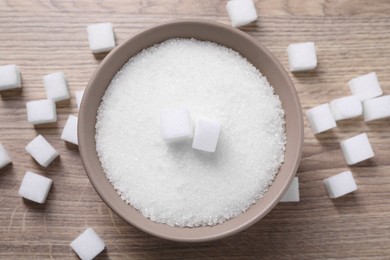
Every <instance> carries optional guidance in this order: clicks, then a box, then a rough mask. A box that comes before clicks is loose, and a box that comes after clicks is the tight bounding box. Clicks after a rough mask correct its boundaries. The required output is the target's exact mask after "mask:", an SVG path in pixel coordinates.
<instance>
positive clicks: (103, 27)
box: [87, 23, 115, 53]
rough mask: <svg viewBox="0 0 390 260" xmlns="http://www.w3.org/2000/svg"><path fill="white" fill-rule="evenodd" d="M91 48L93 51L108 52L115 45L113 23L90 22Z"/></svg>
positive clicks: (88, 28) (89, 38) (88, 30)
mask: <svg viewBox="0 0 390 260" xmlns="http://www.w3.org/2000/svg"><path fill="white" fill-rule="evenodd" d="M87 32H88V41H89V48H90V49H91V51H92V52H93V53H102V52H108V51H110V50H112V49H114V47H115V37H114V30H113V28H112V24H111V23H96V24H90V25H88V27H87Z"/></svg>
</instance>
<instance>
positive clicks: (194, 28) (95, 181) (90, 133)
mask: <svg viewBox="0 0 390 260" xmlns="http://www.w3.org/2000/svg"><path fill="white" fill-rule="evenodd" d="M169 38H196V39H198V40H207V41H213V42H216V43H219V44H221V45H224V46H226V47H229V48H231V49H233V50H235V51H237V52H239V53H240V54H241V55H242V56H244V57H245V58H247V59H248V61H249V62H251V63H252V64H253V65H254V66H255V67H257V68H258V69H259V70H260V72H261V73H262V74H263V75H264V76H266V77H267V79H268V81H269V82H270V84H271V85H272V86H273V87H274V89H275V93H276V94H277V95H279V97H280V100H281V102H282V106H283V108H284V111H285V119H286V133H287V145H286V152H285V162H284V163H283V165H282V167H281V168H280V170H279V173H278V175H277V177H276V178H275V181H274V183H273V185H272V186H271V187H270V188H269V190H268V191H267V193H266V194H265V196H264V197H263V198H262V199H260V200H259V201H258V202H257V203H256V204H255V205H253V206H252V207H251V208H250V209H249V210H248V211H247V212H245V213H243V214H241V215H240V216H238V217H235V218H233V219H231V220H228V221H226V222H224V223H223V224H220V225H216V226H213V227H197V228H178V227H171V226H168V225H165V224H157V223H154V222H152V221H151V220H149V219H146V218H145V217H143V216H142V215H141V214H140V213H139V212H138V211H136V210H135V209H134V208H133V207H131V206H129V205H128V204H126V203H125V202H124V201H122V199H121V198H120V197H119V196H118V194H117V192H116V191H115V190H114V188H113V186H112V185H111V184H110V183H109V181H108V180H107V178H106V176H105V174H104V172H103V170H102V168H101V164H100V161H99V159H98V155H97V152H96V145H95V124H96V115H97V110H98V107H99V105H100V102H101V99H102V97H103V95H104V92H105V90H106V88H107V86H108V85H109V84H110V82H111V79H112V78H113V76H114V75H115V74H116V72H117V71H118V70H119V69H120V68H121V67H122V66H123V65H124V64H125V63H126V62H127V61H128V60H129V58H131V57H132V56H134V55H135V54H137V53H138V52H140V51H141V50H143V49H145V48H147V47H150V46H152V45H154V44H156V43H159V42H162V41H164V40H167V39H169ZM129 102H131V101H129ZM259 102H261V101H260V100H259ZM78 120H79V121H78V137H79V149H80V154H81V157H82V160H83V164H84V168H85V170H86V172H87V175H88V177H89V179H90V181H91V183H92V185H93V186H94V188H95V190H96V191H97V192H98V194H99V195H100V196H101V198H102V199H103V200H104V201H105V202H106V203H107V205H108V206H109V207H110V208H111V209H112V210H113V211H114V212H116V213H117V214H118V215H119V216H120V217H122V218H123V219H124V220H126V221H127V222H129V223H130V224H132V225H134V226H136V227H137V228H139V229H141V230H144V231H145V232H148V233H150V234H152V235H156V236H159V237H162V238H165V239H170V240H174V241H181V242H202V241H210V240H214V239H218V238H222V237H226V236H228V235H232V234H234V233H236V232H239V231H241V230H243V229H245V228H247V227H249V226H250V225H252V224H254V223H256V222H257V221H258V220H260V219H261V218H262V217H264V216H265V215H266V214H267V213H268V212H269V211H270V210H271V209H272V208H273V207H274V206H275V205H276V204H277V203H278V201H279V200H280V198H281V197H282V195H283V194H284V192H285V191H286V190H287V188H288V187H289V185H290V183H291V181H292V179H293V177H294V176H295V173H296V171H297V168H298V165H299V161H300V157H301V152H302V146H303V118H302V109H301V105H300V102H299V98H298V95H297V93H296V91H295V88H294V85H293V83H292V81H291V79H290V78H289V76H288V74H287V72H286V71H285V69H284V67H283V66H282V65H281V64H280V63H279V61H278V60H277V59H276V58H275V57H274V56H273V55H272V54H271V53H270V52H269V51H268V50H267V49H266V48H265V47H263V46H262V45H261V44H259V43H257V42H255V40H254V39H253V38H252V37H250V36H249V35H247V34H245V33H243V32H241V31H239V30H237V29H235V28H232V27H230V26H226V25H222V24H218V23H214V22H208V21H199V20H196V21H192V20H184V21H173V22H168V23H164V24H160V25H157V26H154V27H152V28H149V29H146V30H144V31H143V32H141V33H138V34H136V35H134V36H133V37H131V38H130V39H128V40H127V41H126V42H124V43H122V44H121V45H119V46H118V47H116V48H115V49H114V50H112V51H111V53H109V54H108V55H107V57H105V59H104V60H103V61H102V63H101V64H100V66H99V67H98V69H97V70H96V71H95V73H94V75H93V76H92V78H91V80H90V81H89V83H88V86H87V88H86V90H85V94H84V97H83V101H82V104H81V109H80V112H79V119H78ZM243 188H244V187H243Z"/></svg>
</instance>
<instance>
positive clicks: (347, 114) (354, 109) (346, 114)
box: [329, 96, 363, 121]
mask: <svg viewBox="0 0 390 260" xmlns="http://www.w3.org/2000/svg"><path fill="white" fill-rule="evenodd" d="M329 106H330V110H331V111H332V114H333V117H334V119H335V120H336V121H337V120H344V119H349V118H354V117H358V116H361V115H362V113H363V107H362V102H361V101H360V99H359V98H357V97H356V96H347V97H342V98H337V99H333V100H332V101H330V103H329Z"/></svg>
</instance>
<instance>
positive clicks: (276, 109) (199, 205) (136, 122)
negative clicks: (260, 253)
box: [96, 39, 286, 227]
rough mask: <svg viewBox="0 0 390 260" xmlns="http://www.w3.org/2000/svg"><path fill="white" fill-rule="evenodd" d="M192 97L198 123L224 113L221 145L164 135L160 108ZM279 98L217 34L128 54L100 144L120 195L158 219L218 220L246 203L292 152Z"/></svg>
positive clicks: (103, 113)
mask: <svg viewBox="0 0 390 260" xmlns="http://www.w3.org/2000/svg"><path fill="white" fill-rule="evenodd" d="M180 106H186V107H187V108H188V109H189V111H190V113H191V116H192V119H193V121H194V123H195V122H196V120H197V118H199V117H200V116H207V117H209V118H215V119H218V121H219V122H220V123H221V125H222V128H221V133H220V137H219V141H218V146H217V150H216V152H214V153H208V152H202V151H198V150H195V149H192V148H191V142H192V140H189V141H185V142H183V143H179V144H166V143H165V142H164V140H163V139H162V138H161V137H160V132H159V119H160V118H159V117H160V111H161V110H162V109H165V108H175V107H180ZM284 124H285V122H284V111H283V110H282V107H281V103H280V100H279V98H278V96H276V95H275V94H274V92H273V88H272V87H271V86H270V85H269V83H268V82H267V80H266V78H264V77H263V76H262V75H261V74H260V72H259V71H258V70H256V68H255V67H254V66H253V65H252V64H250V63H249V62H248V61H247V60H246V59H245V58H243V57H242V56H240V55H239V54H238V53H237V52H235V51H233V50H231V49H228V48H226V47H223V46H220V45H217V44H215V43H211V42H204V41H198V40H195V39H170V40H167V41H165V42H163V43H161V44H157V45H155V46H152V47H150V48H148V49H146V50H144V51H142V52H140V53H139V54H137V55H136V56H134V57H133V58H132V59H130V60H129V62H128V63H126V64H125V65H124V66H123V68H122V69H121V70H120V71H119V72H118V73H117V75H116V76H115V77H114V79H113V80H112V82H111V84H110V86H109V87H108V89H107V91H106V93H105V95H104V97H103V100H102V103H101V105H100V108H99V111H98V117H97V124H96V149H97V151H98V154H99V158H100V161H101V164H102V167H103V169H104V171H105V173H106V175H107V178H108V179H109V180H110V182H111V183H112V184H113V186H114V187H115V189H116V190H117V191H118V193H119V194H120V195H121V197H122V199H123V200H125V201H126V202H128V203H129V204H131V205H132V206H133V207H135V208H136V209H137V210H139V211H140V212H141V213H142V214H143V215H144V216H145V217H147V218H150V219H151V220H153V221H155V222H160V223H166V224H169V225H172V226H180V227H194V226H206V225H209V226H212V225H216V224H218V223H222V222H224V221H226V220H228V219H230V218H232V217H235V216H237V215H239V214H241V213H243V212H244V211H246V210H247V209H248V208H249V207H250V206H251V205H252V204H254V203H255V202H256V201H257V200H258V199H259V198H261V197H262V196H263V194H264V193H265V192H266V191H267V189H268V187H269V185H271V184H272V181H273V179H274V177H275V175H276V173H277V171H278V169H279V167H280V165H281V164H282V162H283V160H284V149H285V143H286V135H285V129H284Z"/></svg>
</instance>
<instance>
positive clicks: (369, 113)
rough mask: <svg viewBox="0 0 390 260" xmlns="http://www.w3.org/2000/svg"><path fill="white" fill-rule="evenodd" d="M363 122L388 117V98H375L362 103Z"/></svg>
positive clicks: (389, 105)
mask: <svg viewBox="0 0 390 260" xmlns="http://www.w3.org/2000/svg"><path fill="white" fill-rule="evenodd" d="M363 108H364V109H363V110H364V112H363V116H364V121H366V122H367V121H371V120H376V119H381V118H386V117H390V96H383V97H377V98H373V99H368V100H365V101H363Z"/></svg>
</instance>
